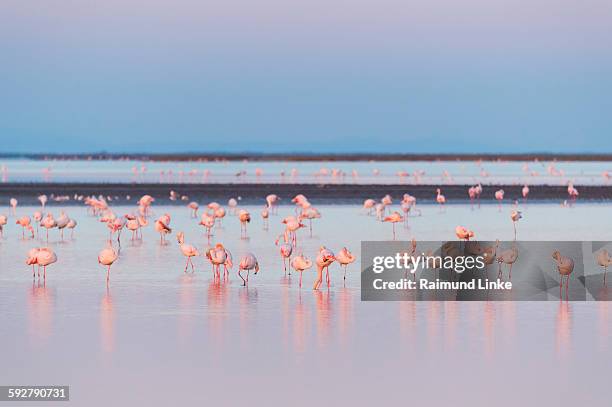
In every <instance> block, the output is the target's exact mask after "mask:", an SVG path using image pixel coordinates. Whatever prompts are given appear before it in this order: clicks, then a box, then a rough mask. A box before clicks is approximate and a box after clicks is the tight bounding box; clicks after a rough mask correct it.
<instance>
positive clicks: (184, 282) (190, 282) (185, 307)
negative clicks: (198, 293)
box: [178, 273, 194, 345]
mask: <svg viewBox="0 0 612 407" xmlns="http://www.w3.org/2000/svg"><path fill="white" fill-rule="evenodd" d="M193 309H194V276H193V274H190V273H186V274H185V273H183V275H182V276H181V278H180V287H179V311H180V313H179V317H178V340H179V343H180V344H181V345H186V344H188V342H189V339H190V338H191V336H192V333H193V314H192V311H193Z"/></svg>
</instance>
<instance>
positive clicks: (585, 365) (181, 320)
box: [0, 202, 612, 406]
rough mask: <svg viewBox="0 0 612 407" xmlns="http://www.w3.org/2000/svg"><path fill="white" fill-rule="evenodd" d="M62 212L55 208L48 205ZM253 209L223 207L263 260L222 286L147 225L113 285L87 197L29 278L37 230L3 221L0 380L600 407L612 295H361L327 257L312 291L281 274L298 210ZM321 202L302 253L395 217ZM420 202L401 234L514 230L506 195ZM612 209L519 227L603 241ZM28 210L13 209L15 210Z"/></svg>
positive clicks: (192, 234)
mask: <svg viewBox="0 0 612 407" xmlns="http://www.w3.org/2000/svg"><path fill="white" fill-rule="evenodd" d="M315 204H316V202H315ZM60 209H61V208H60V207H57V206H55V207H51V208H50V210H51V211H52V212H53V213H54V214H55V215H58V214H59V211H60ZM247 209H248V210H250V211H251V213H252V214H253V215H254V216H253V218H254V219H253V222H252V223H251V224H250V225H249V231H248V233H249V236H250V239H248V240H240V239H239V223H238V220H237V219H236V217H233V216H227V217H226V218H225V219H224V222H223V229H219V230H217V231H216V233H215V237H214V241H215V242H216V241H220V242H223V243H224V244H225V245H226V247H228V248H229V249H230V250H231V251H232V252H233V254H234V257H235V258H237V257H239V256H240V254H241V253H244V252H246V251H252V252H253V253H255V254H256V255H257V257H258V259H259V261H260V264H261V268H262V270H261V272H260V273H259V274H258V275H256V276H251V282H250V285H249V287H248V288H245V287H241V286H240V284H239V281H240V280H239V279H238V277H237V276H236V274H235V272H233V273H232V276H231V281H230V282H229V284H221V285H217V284H214V283H213V281H212V275H211V273H210V266H209V265H208V264H206V263H205V262H204V260H203V259H202V258H199V259H198V260H197V261H196V266H197V271H196V273H194V274H187V275H185V274H184V273H183V267H184V258H183V257H182V255H181V253H180V252H179V249H178V246H177V244H176V242H175V240H174V238H171V239H169V241H170V244H168V245H166V246H161V245H160V243H159V241H158V236H157V235H156V233H155V232H154V230H153V229H152V228H151V227H149V228H148V229H146V230H145V232H144V240H143V242H136V243H132V242H130V241H129V234H128V233H124V235H123V239H122V240H123V243H122V250H121V256H120V258H119V260H118V261H117V262H116V263H115V265H114V266H113V269H112V271H111V273H112V275H111V284H110V287H109V289H107V288H106V285H105V273H104V269H103V268H102V267H101V266H99V265H98V264H97V261H96V257H97V253H98V251H99V250H100V249H102V248H103V247H104V245H105V240H106V239H107V229H106V226H105V225H103V224H100V223H99V222H97V220H96V219H95V218H93V217H89V216H87V214H86V210H85V208H80V207H68V208H66V211H67V213H68V215H69V216H71V217H73V218H75V219H77V220H78V222H79V226H78V228H77V230H76V232H75V238H74V240H70V239H67V241H65V242H63V243H62V242H60V241H59V235H58V232H57V230H53V231H52V233H51V239H50V240H51V242H50V246H52V247H53V248H54V249H55V250H56V252H57V254H58V258H59V260H58V263H56V264H54V265H52V266H50V267H49V269H48V276H47V282H46V285H42V283H41V284H38V283H36V282H34V283H33V282H32V277H31V270H30V269H29V268H28V267H27V266H26V265H25V264H24V259H25V255H26V252H27V250H28V249H29V248H31V247H34V246H35V245H36V244H37V243H36V242H34V241H31V240H29V241H28V240H26V241H22V240H20V239H19V238H18V237H19V236H20V235H21V232H20V230H19V229H18V228H17V226H16V225H14V219H12V218H11V220H10V221H9V225H8V226H7V230H6V237H5V239H4V240H1V241H0V310H1V311H2V324H1V325H0V360H2V369H0V383H2V384H69V385H70V386H71V398H72V405H79V406H80V405H87V406H103V405H106V406H107V405H134V404H136V403H146V404H147V405H155V406H158V405H159V406H167V405H177V404H181V403H182V404H184V405H193V404H194V403H195V402H196V401H200V402H201V401H205V402H207V403H210V402H222V403H223V404H222V405H238V404H240V405H243V404H244V403H247V402H257V404H263V403H266V404H269V405H279V404H281V403H287V402H289V403H292V404H296V405H309V404H310V405H311V404H312V403H322V405H329V404H332V403H342V404H341V405H371V404H373V403H377V404H380V402H381V400H382V401H384V402H385V404H387V403H392V402H397V403H400V402H401V403H425V404H426V405H435V404H441V403H456V401H457V399H458V397H461V400H462V405H466V404H468V403H470V404H472V405H478V406H480V405H483V406H484V405H496V406H499V405H516V404H517V403H519V402H522V404H527V405H534V404H536V403H545V405H550V404H555V405H562V406H564V405H571V404H574V403H579V402H581V403H584V402H587V403H589V405H593V406H609V405H610V400H611V397H612V393H611V390H610V386H609V369H610V360H612V350H611V348H610V345H611V344H612V335H611V333H612V306H610V305H609V304H608V303H569V304H567V303H559V302H555V301H553V302H546V303H542V302H537V303H536V302H534V303H531V302H528V303H510V302H507V303H480V302H478V303H450V302H449V303H442V302H429V303H413V302H403V303H391V302H388V303H364V302H361V301H360V294H359V272H358V270H359V264H358V262H357V263H356V264H353V265H352V266H351V267H350V269H349V275H348V279H347V281H346V284H343V280H342V277H341V274H340V269H339V267H338V266H337V265H334V266H332V267H331V271H332V274H333V281H332V286H331V287H330V288H329V289H324V290H322V291H321V292H313V291H312V290H311V289H310V288H311V286H312V283H313V280H314V274H315V273H314V271H313V270H310V271H308V272H305V273H304V287H302V289H301V290H300V289H299V288H298V286H297V282H298V279H297V278H296V277H297V276H291V278H289V277H286V276H284V273H283V271H282V265H281V260H280V257H279V256H278V254H277V249H276V247H275V246H274V243H273V241H274V239H275V238H276V236H277V235H278V234H279V233H280V232H281V231H282V227H281V226H282V225H281V224H280V219H281V217H282V216H284V215H287V214H289V213H290V212H292V211H293V209H292V208H290V207H288V206H287V207H281V208H280V210H279V212H280V213H279V216H275V217H272V218H271V222H270V230H269V231H264V230H263V229H262V224H261V219H260V218H259V216H258V214H259V207H257V208H255V207H247ZM319 209H320V211H321V212H322V215H323V218H322V219H320V220H318V221H316V222H315V223H314V233H313V237H309V236H308V232H307V231H300V235H299V238H298V239H299V240H298V244H299V246H300V247H301V250H303V252H304V253H305V254H306V255H308V256H310V257H314V254H315V252H316V250H317V249H318V247H319V246H320V245H322V244H324V245H326V246H328V247H330V248H331V249H333V250H339V249H340V248H341V247H342V246H347V247H349V248H350V249H352V250H353V252H354V253H355V254H356V255H358V254H359V243H360V241H361V240H384V239H389V238H390V237H391V228H390V225H388V224H381V223H378V222H376V221H375V220H374V219H373V218H372V217H368V216H365V215H363V214H361V213H360V208H358V207H355V206H321V207H320V208H319ZM421 209H422V211H423V216H421V217H415V218H411V219H410V229H404V228H402V227H399V228H398V231H399V235H400V238H402V239H409V238H412V237H416V238H417V239H421V240H437V239H452V238H454V232H453V230H454V227H455V226H456V225H457V224H463V225H466V226H470V227H471V228H473V229H474V230H475V231H476V233H477V237H478V238H481V239H495V238H499V239H502V240H503V239H511V238H512V235H513V231H512V224H511V222H510V220H509V219H508V211H509V210H510V207H509V206H508V207H505V208H504V212H503V213H501V214H500V213H499V212H498V211H497V207H496V206H494V205H486V206H483V207H482V209H480V210H474V211H472V210H470V208H469V206H467V205H453V206H449V207H448V208H447V211H446V213H438V208H437V207H435V206H427V205H423V206H422V207H421ZM611 209H612V208H611V207H610V206H609V205H603V204H579V205H577V206H575V207H573V208H562V207H560V206H558V205H545V204H537V205H530V206H528V207H527V208H523V210H524V216H525V218H524V219H523V220H522V221H521V224H520V225H519V238H521V239H525V240H528V239H534V240H548V239H550V240H581V239H588V240H598V239H600V240H610V235H611V232H610V231H611V230H612V218H611V217H610V216H609V214H610V211H611ZM34 210H35V208H26V207H19V208H18V213H17V215H19V214H31V213H32V212H33V211H34ZM114 210H115V212H116V213H117V214H118V215H120V214H123V213H127V212H130V211H132V208H131V207H115V208H114ZM2 211H3V210H0V212H2ZM154 211H155V212H156V214H157V215H159V214H161V213H164V212H168V213H170V214H171V215H172V224H171V226H172V227H173V228H174V230H175V231H179V230H182V231H184V232H185V234H186V241H187V242H188V243H192V244H196V245H197V246H198V247H199V248H202V247H204V246H205V245H206V243H207V242H206V238H205V237H204V236H203V233H202V232H203V231H202V229H200V228H199V227H198V226H197V225H196V223H197V222H196V221H194V220H193V219H190V218H189V213H188V210H187V209H186V208H180V207H154ZM6 212H7V213H8V210H6ZM551 273H552V265H551ZM23 405H27V404H23Z"/></svg>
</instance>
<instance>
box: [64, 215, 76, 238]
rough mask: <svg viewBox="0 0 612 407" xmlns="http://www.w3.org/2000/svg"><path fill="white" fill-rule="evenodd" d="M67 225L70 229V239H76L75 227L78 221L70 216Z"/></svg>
mask: <svg viewBox="0 0 612 407" xmlns="http://www.w3.org/2000/svg"><path fill="white" fill-rule="evenodd" d="M66 227H67V228H68V229H70V239H74V229H75V228H76V227H77V221H76V220H74V219H72V218H70V220H69V221H68V224H67V225H66Z"/></svg>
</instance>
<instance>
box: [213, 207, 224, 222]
mask: <svg viewBox="0 0 612 407" xmlns="http://www.w3.org/2000/svg"><path fill="white" fill-rule="evenodd" d="M213 217H214V218H215V219H217V223H218V224H219V225H221V220H222V219H223V218H224V217H225V209H223V207H218V208H217V209H215V211H214V212H213Z"/></svg>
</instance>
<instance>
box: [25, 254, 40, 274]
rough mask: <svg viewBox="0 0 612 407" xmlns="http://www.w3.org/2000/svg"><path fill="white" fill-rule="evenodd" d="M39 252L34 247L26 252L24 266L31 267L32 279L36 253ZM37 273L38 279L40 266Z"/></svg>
mask: <svg viewBox="0 0 612 407" xmlns="http://www.w3.org/2000/svg"><path fill="white" fill-rule="evenodd" d="M39 251H40V248H38V247H34V248H32V249H30V250H29V251H28V257H27V258H26V264H27V265H28V266H32V278H34V277H35V273H34V265H35V264H38V252H39ZM38 270H39V272H38V276H39V277H40V266H39V269H38Z"/></svg>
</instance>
